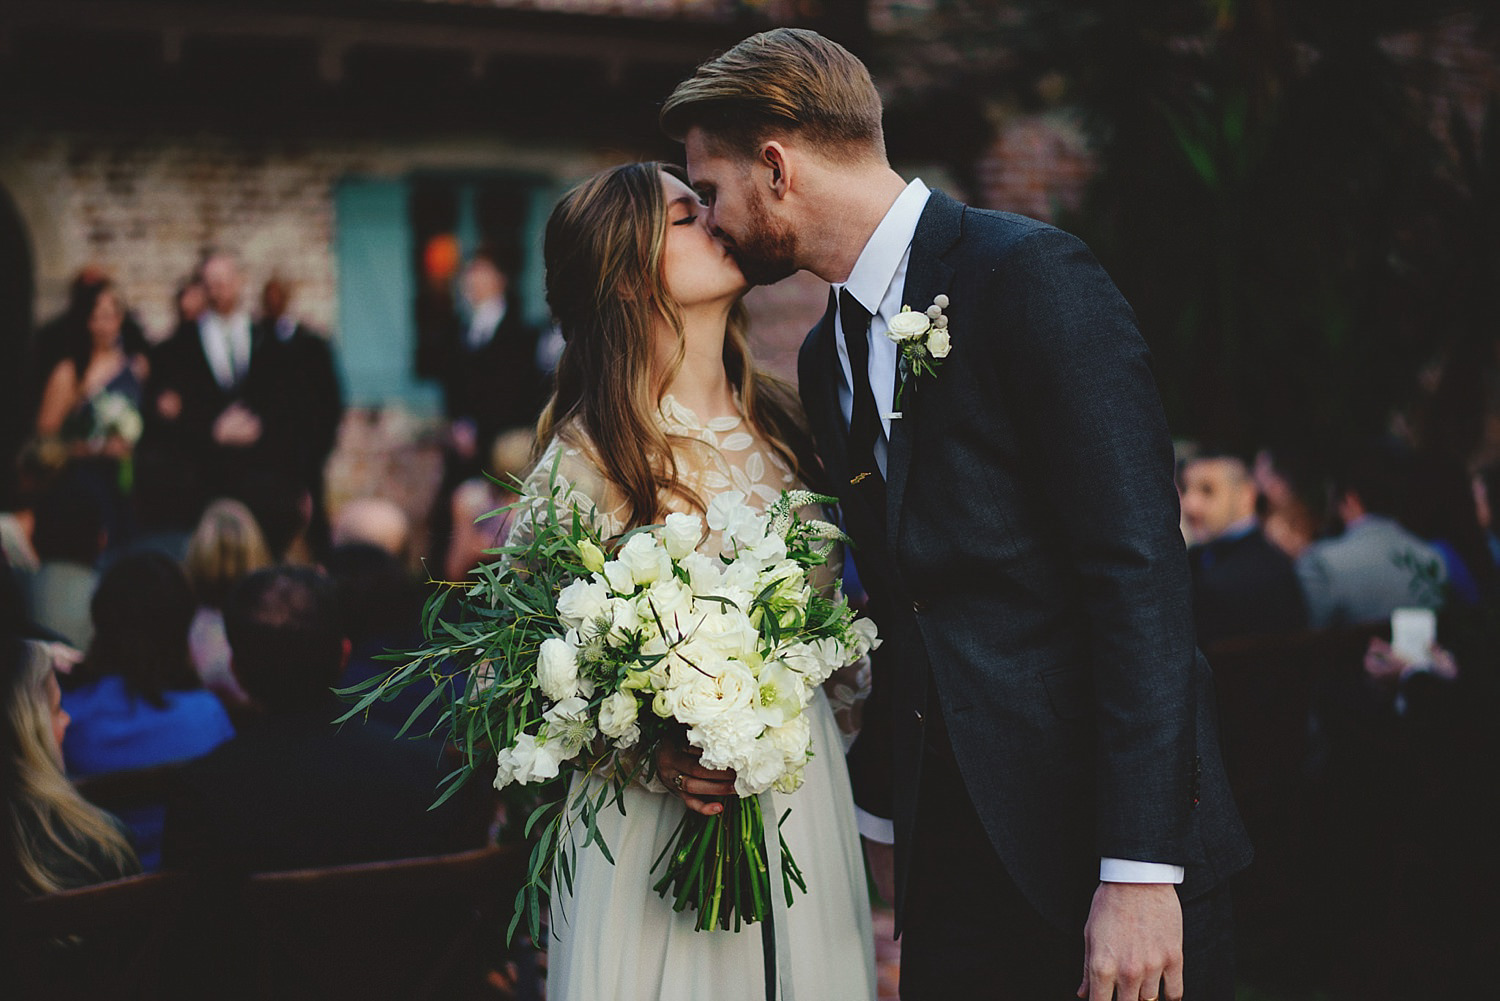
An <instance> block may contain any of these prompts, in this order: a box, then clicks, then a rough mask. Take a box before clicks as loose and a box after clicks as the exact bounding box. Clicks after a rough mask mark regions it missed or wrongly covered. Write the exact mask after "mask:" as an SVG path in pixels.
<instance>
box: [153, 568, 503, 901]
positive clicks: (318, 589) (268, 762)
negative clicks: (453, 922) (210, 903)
mask: <svg viewBox="0 0 1500 1001" xmlns="http://www.w3.org/2000/svg"><path fill="white" fill-rule="evenodd" d="M224 611H225V629H226V631H227V632H228V635H229V645H230V649H231V651H232V658H233V659H232V662H231V666H232V667H233V669H234V673H235V677H236V678H237V679H238V680H239V682H240V684H241V686H243V687H244V689H245V691H246V693H247V694H248V695H249V696H250V698H251V700H252V706H253V709H254V710H255V714H254V715H253V716H252V717H251V718H249V719H247V720H246V721H245V722H244V723H243V724H242V725H241V726H240V729H239V732H238V733H236V734H235V736H234V737H233V738H232V739H230V740H229V741H227V742H226V743H224V744H222V745H221V746H219V747H218V748H217V749H215V750H214V751H213V752H212V753H211V754H209V755H207V756H206V757H204V758H201V759H199V760H198V761H195V762H193V763H192V764H191V765H189V766H187V767H186V768H185V769H184V772H183V775H182V777H181V783H180V784H181V794H180V795H179V796H178V797H177V799H175V800H174V801H173V802H172V803H171V804H170V806H169V807H168V812H167V826H166V833H165V846H164V855H165V858H166V862H167V864H169V865H174V866H176V865H198V866H209V867H213V868H215V869H222V870H229V871H234V872H257V871H265V870H281V869H295V868H305V867H310V866H328V865H343V864H346V863H354V862H369V861H375V860H379V859H391V858H405V857H410V856H419V855H430V854H437V853H441V852H445V851H454V850H458V849H461V848H468V847H477V846H478V845H479V844H480V843H481V840H482V834H483V831H482V825H479V826H476V825H470V824H467V823H466V821H467V820H468V819H469V818H470V813H471V812H472V811H467V810H466V809H465V807H464V805H463V804H462V803H461V799H462V797H455V798H454V799H450V800H449V801H448V802H447V803H445V804H444V805H443V806H442V807H440V808H439V809H436V810H429V809H428V807H429V806H431V804H432V802H433V801H434V800H435V799H436V795H437V785H438V781H439V779H440V778H441V777H442V775H443V770H441V769H440V768H439V765H440V760H439V751H440V748H439V747H438V746H437V745H436V744H434V743H433V742H431V741H412V740H407V739H404V738H398V737H397V736H396V731H395V728H393V727H390V726H386V725H384V724H380V723H374V722H368V723H366V722H363V721H359V720H351V721H350V722H348V723H346V724H344V725H343V726H335V725H334V724H333V720H334V719H335V718H337V717H338V715H339V714H340V712H341V710H342V707H341V705H340V703H339V702H338V700H337V699H336V698H335V697H333V696H332V695H331V694H330V691H329V690H330V688H331V687H332V686H333V685H335V684H336V683H337V682H338V680H339V676H340V673H341V672H342V671H343V667H344V664H345V662H346V661H347V660H348V656H349V640H348V639H347V638H346V637H345V635H344V630H343V627H342V625H341V623H340V618H339V614H338V610H337V607H336V598H335V591H334V584H333V582H332V581H330V580H329V579H328V578H327V577H325V576H324V575H323V574H322V573H320V572H318V571H315V570H310V569H307V568H304V567H277V568H273V569H269V570H262V571H258V572H257V573H254V574H252V575H250V576H249V577H247V578H246V579H245V580H244V581H243V582H242V583H241V585H240V586H239V587H238V588H237V589H236V590H235V592H234V594H233V596H232V597H231V599H230V602H229V606H228V607H227V608H226V609H225V610H224Z"/></svg>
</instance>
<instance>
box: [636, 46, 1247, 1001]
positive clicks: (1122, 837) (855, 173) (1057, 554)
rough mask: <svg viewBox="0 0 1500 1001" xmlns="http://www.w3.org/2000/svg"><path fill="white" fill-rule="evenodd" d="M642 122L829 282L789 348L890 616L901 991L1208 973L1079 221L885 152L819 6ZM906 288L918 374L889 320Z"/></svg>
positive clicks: (1149, 495) (1206, 769)
mask: <svg viewBox="0 0 1500 1001" xmlns="http://www.w3.org/2000/svg"><path fill="white" fill-rule="evenodd" d="M662 124H663V126H664V128H665V129H666V131H667V132H668V134H669V135H673V136H676V137H678V138H681V139H683V140H684V141H685V144H686V152H687V163H688V173H689V175H690V177H691V178H692V181H693V183H694V186H695V187H696V188H697V189H698V190H699V192H700V193H701V194H702V195H703V197H704V198H705V202H706V205H707V208H706V211H707V212H708V213H709V222H710V224H711V225H713V226H714V227H715V229H716V231H717V232H720V233H721V234H722V235H723V237H724V240H725V242H726V244H728V246H729V248H730V250H731V252H732V253H733V254H734V255H735V258H736V260H737V261H738V262H739V264H740V267H741V270H742V271H743V272H744V273H745V276H746V277H747V278H748V279H750V280H751V281H752V282H756V283H764V282H772V281H776V280H779V279H780V278H782V277H784V276H786V275H788V274H791V273H792V272H793V271H794V270H796V269H798V268H804V269H806V270H809V271H812V272H813V273H815V274H817V275H819V276H820V277H822V278H824V279H825V280H827V281H829V282H831V283H832V284H833V288H832V289H831V290H830V295H829V307H828V310H827V312H826V313H825V315H824V317H823V319H822V321H821V322H820V323H819V324H818V326H817V327H816V328H815V329H814V330H813V332H812V333H811V335H810V336H809V337H808V340H807V342H806V343H805V344H804V346H803V348H802V352H801V356H800V360H799V376H800V381H801V391H802V397H803V403H804V406H805V408H806V410H807V416H808V420H809V423H810V425H811V427H812V429H813V433H814V437H815V439H816V441H817V444H818V447H819V450H820V452H821V454H822V458H823V462H824V465H825V467H826V470H827V473H828V477H829V479H830V481H831V482H832V483H833V484H834V486H835V488H836V489H837V491H838V493H839V495H840V499H841V501H842V504H843V508H844V517H845V519H846V523H847V525H848V528H849V532H850V534H851V536H852V537H853V539H854V543H855V547H856V548H855V559H856V560H857V561H858V563H859V569H860V575H861V579H862V580H863V582H864V584H865V587H866V589H867V590H868V592H869V594H870V601H871V605H870V607H871V614H872V616H873V617H874V618H875V619H876V620H877V622H878V623H879V625H880V628H881V631H882V633H883V634H884V636H885V643H884V645H883V646H882V648H881V650H880V654H879V655H878V656H877V661H876V665H875V683H874V691H873V693H872V695H871V699H870V702H869V704H868V705H867V707H866V712H865V716H864V720H865V724H864V725H865V729H864V731H863V732H862V733H861V735H860V737H859V739H858V741H857V742H856V743H855V745H854V748H853V749H852V751H851V754H850V758H849V764H850V769H851V776H852V778H853V780H854V788H855V797H856V801H857V802H858V804H859V806H861V807H862V808H863V809H864V811H866V813H867V814H869V815H871V816H870V818H869V825H868V827H865V828H863V829H865V830H867V831H868V833H869V834H877V835H879V834H883V833H888V832H890V831H891V829H892V828H893V829H894V830H893V833H894V840H895V845H896V853H895V865H894V897H895V902H896V906H897V909H898V917H899V920H900V921H901V923H902V925H901V926H902V928H903V936H904V938H903V944H902V996H903V997H904V998H908V999H913V998H929V997H931V998H959V997H1016V998H1027V999H1036V998H1049V997H1065V996H1067V994H1068V993H1070V992H1072V991H1074V990H1075V988H1076V989H1077V991H1078V993H1079V994H1080V996H1084V995H1086V996H1088V997H1089V998H1091V999H1092V1001H1104V999H1108V998H1110V997H1112V996H1116V994H1117V996H1118V997H1119V998H1121V999H1123V1001H1150V999H1154V998H1156V997H1158V996H1165V997H1168V998H1173V999H1177V998H1181V997H1183V996H1184V990H1186V992H1187V994H1186V996H1187V997H1189V998H1191V999H1192V1001H1209V999H1218V998H1230V997H1232V996H1233V973H1232V965H1233V963H1232V941H1231V934H1230V928H1229V914H1228V900H1227V896H1226V891H1225V889H1224V882H1225V880H1226V878H1227V877H1228V876H1229V875H1230V874H1231V873H1233V872H1235V871H1237V870H1238V869H1240V868H1242V867H1243V866H1244V865H1245V864H1247V862H1248V860H1249V855H1250V849H1249V845H1248V843H1247V841H1246V839H1245V837H1244V832H1243V828H1242V827H1241V825H1240V822H1239V817H1238V814H1237V813H1236V811H1235V808H1234V804H1233V802H1232V800H1231V798H1230V794H1229V790H1228V787H1227V783H1226V780H1225V777H1224V772H1223V767H1222V763H1221V761H1220V758H1219V751H1218V741H1217V734H1216V726H1215V720H1214V712H1213V688H1212V678H1211V675H1210V673H1209V670H1208V665H1207V663H1206V661H1204V659H1203V658H1202V656H1201V654H1199V653H1198V652H1197V650H1196V649H1195V647H1194V643H1193V623H1192V613H1191V603H1190V596H1189V578H1188V568H1187V561H1186V559H1185V556H1184V547H1183V540H1182V536H1181V532H1180V531H1179V528H1178V508H1177V493H1176V489H1175V487H1174V484H1173V464H1172V452H1171V445H1170V440H1169V437H1168V434H1167V428H1166V424H1165V420H1164V418H1163V415H1162V412H1161V406H1160V403H1159V400H1158V398H1157V393H1156V389H1155V385H1154V383H1153V381H1152V377H1151V372H1150V367H1149V363H1148V356H1147V352H1146V348H1145V344H1144V343H1143V342H1142V340H1141V338H1140V335H1139V334H1138V332H1137V331H1136V327H1135V320H1134V317H1133V315H1132V313H1131V311H1130V308H1129V306H1128V305H1126V303H1125V301H1124V300H1123V299H1122V298H1121V296H1120V294H1119V293H1118V291H1116V289H1115V288H1114V286H1113V285H1112V284H1111V282H1110V281H1109V279H1108V277H1107V276H1106V275H1105V274H1104V272H1103V270H1102V269H1101V268H1100V267H1099V265H1098V263H1097V262H1096V261H1095V260H1094V259H1093V257H1092V256H1091V255H1090V254H1089V252H1088V250H1087V249H1086V248H1085V247H1084V246H1083V245H1082V244H1081V243H1080V242H1079V241H1078V240H1076V239H1074V238H1073V237H1071V236H1068V235H1067V234H1065V233H1062V232H1060V231H1058V230H1056V229H1053V228H1052V227H1050V226H1047V225H1045V224H1043V223H1039V222H1036V221H1034V220H1030V219H1025V218H1022V217H1020V216H1014V215H1009V214H1004V213H998V212H986V211H981V210H976V209H972V208H969V207H967V206H964V205H962V204H960V203H958V202H956V201H954V200H953V199H951V198H948V197H947V196H946V195H943V194H942V193H940V192H929V191H928V189H927V188H926V187H925V185H922V184H921V182H920V181H914V182H912V183H911V184H909V185H908V184H907V183H906V182H905V181H903V180H902V179H901V178H900V177H899V176H898V175H897V174H896V173H895V172H894V171H892V170H891V168H890V167H889V165H888V163H887V161H886V158H885V149H884V140H883V136H882V132H881V107H880V98H879V95H878V93H877V92H876V90H875V87H874V85H873V83H872V82H871V81H870V77H869V74H868V72H867V71H866V70H865V68H864V66H863V65H861V64H860V63H859V61H858V60H857V59H855V58H854V57H853V56H852V55H850V54H849V53H848V52H847V51H845V50H844V49H842V48H841V47H839V46H837V45H835V44H834V43H831V42H829V41H827V40H826V39H823V38H822V37H820V36H818V35H816V34H815V33H812V32H808V31H803V30H798V29H777V30H774V31H770V32H766V33H763V34H761V35H757V36H754V37H752V38H750V39H747V40H746V41H744V42H742V43H740V44H739V45H738V46H736V47H734V48H733V49H731V50H730V51H729V52H727V53H725V54H724V55H722V56H719V57H717V58H715V59H713V60H711V61H709V62H708V63H705V64H704V65H703V66H700V67H699V69H698V71H697V73H696V74H695V75H694V76H693V77H692V78H691V79H689V80H687V81H685V82H684V83H682V84H681V85H679V86H678V88H677V90H676V91H674V93H673V94H672V96H671V97H670V98H668V100H667V102H666V104H665V105H664V106H663V108H662ZM941 138H942V137H941V135H936V136H934V141H941ZM929 305H933V306H937V307H938V311H939V312H940V313H942V314H943V321H942V322H943V325H942V326H940V327H938V328H937V329H939V330H941V331H942V332H943V333H944V334H945V335H946V336H942V337H940V336H936V335H930V334H929V333H924V334H922V335H921V339H920V340H919V341H913V342H911V344H912V346H913V347H915V346H917V345H918V344H921V346H922V347H923V349H924V350H926V352H927V353H926V354H925V355H923V356H921V357H920V358H919V360H922V361H924V362H930V361H932V360H934V359H937V360H938V361H939V364H938V366H937V370H936V372H935V373H934V372H916V371H914V370H913V367H912V365H911V364H910V358H908V364H906V365H902V364H901V357H902V353H901V351H900V349H898V348H897V347H896V345H895V344H894V343H893V342H892V341H891V340H890V339H889V338H888V337H886V336H883V335H884V334H885V333H886V332H887V330H888V329H889V327H890V324H891V321H892V319H893V318H894V317H895V316H896V315H897V314H898V313H899V312H900V311H901V308H902V307H903V306H910V307H911V308H912V309H913V310H915V311H923V310H927V309H928V308H929ZM872 318H873V322H872ZM939 356H942V357H939ZM898 390H899V393H898ZM897 399H899V400H900V404H899V407H898V406H897V404H896V400H897ZM898 410H899V414H898V413H897V411H898ZM690 785H691V783H690ZM879 818H888V820H889V821H893V823H886V824H885V825H881V824H879V823H878V822H877V821H878V819H879ZM881 826H884V827H885V828H886V831H885V832H881V831H878V830H877V828H879V827H881ZM877 868H879V867H878V866H877ZM1174 884H1176V885H1175V886H1174ZM1184 953H1185V954H1186V959H1185V961H1184ZM1080 972H1081V973H1082V974H1083V976H1082V980H1083V983H1082V985H1080V983H1079V979H1080ZM1184 975H1185V976H1186V984H1184Z"/></svg>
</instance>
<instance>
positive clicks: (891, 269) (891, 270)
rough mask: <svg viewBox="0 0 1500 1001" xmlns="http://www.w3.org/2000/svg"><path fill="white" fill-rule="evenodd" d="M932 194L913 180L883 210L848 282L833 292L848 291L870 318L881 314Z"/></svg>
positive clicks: (924, 186) (917, 179) (923, 185)
mask: <svg viewBox="0 0 1500 1001" xmlns="http://www.w3.org/2000/svg"><path fill="white" fill-rule="evenodd" d="M931 194H932V192H931V191H929V190H928V188H927V185H925V184H923V183H922V180H921V178H916V179H914V180H913V181H912V182H911V183H910V184H908V185H907V186H906V188H905V190H903V191H902V192H901V194H899V195H897V196H896V200H895V201H894V202H892V203H891V207H890V208H889V209H887V210H886V213H885V218H884V219H881V220H880V225H879V226H876V227H875V232H873V233H871V234H870V239H869V240H868V241H867V242H866V243H865V249H864V250H862V251H860V253H859V259H858V260H856V261H855V262H854V270H852V271H850V272H849V278H848V280H847V281H845V282H844V283H843V284H842V285H835V286H834V289H835V291H838V290H840V289H848V290H849V294H850V295H852V296H854V298H855V299H856V300H857V301H858V302H859V304H860V305H861V306H863V307H865V310H866V311H867V312H868V313H869V314H870V315H871V316H875V315H878V314H879V313H880V304H881V302H882V300H884V299H885V293H886V290H887V289H889V288H890V287H891V282H892V281H893V280H895V277H896V272H897V270H898V269H900V267H901V261H902V260H903V259H904V258H905V257H906V252H907V250H908V249H909V248H910V247H911V241H912V238H913V237H914V236H916V233H917V222H918V221H919V220H920V219H921V218H922V210H923V209H924V208H926V207H927V198H928V196H929V195H931Z"/></svg>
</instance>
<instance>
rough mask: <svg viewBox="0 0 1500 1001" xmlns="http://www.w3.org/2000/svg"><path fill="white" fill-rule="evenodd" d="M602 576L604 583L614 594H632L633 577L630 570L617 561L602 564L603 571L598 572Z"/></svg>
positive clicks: (633, 586) (633, 589)
mask: <svg viewBox="0 0 1500 1001" xmlns="http://www.w3.org/2000/svg"><path fill="white" fill-rule="evenodd" d="M599 572H600V573H601V574H603V575H604V583H605V584H607V585H609V589H610V591H611V592H612V593H614V594H634V593H635V575H634V574H632V573H631V572H630V568H629V567H628V566H626V565H625V564H624V563H622V562H621V561H619V560H610V561H609V562H608V563H606V564H604V569H603V570H601V571H599Z"/></svg>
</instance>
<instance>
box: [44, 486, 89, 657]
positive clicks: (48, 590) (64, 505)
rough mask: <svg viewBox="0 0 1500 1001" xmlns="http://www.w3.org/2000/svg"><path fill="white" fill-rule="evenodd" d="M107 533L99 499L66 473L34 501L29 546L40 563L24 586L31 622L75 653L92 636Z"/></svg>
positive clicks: (87, 642)
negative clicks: (91, 611)
mask: <svg viewBox="0 0 1500 1001" xmlns="http://www.w3.org/2000/svg"><path fill="white" fill-rule="evenodd" d="M107 539H108V534H107V532H106V531H105V528H104V512H103V510H102V508H101V505H100V503H99V499H98V497H97V496H96V495H95V494H94V493H93V491H91V490H89V489H88V488H87V487H86V486H84V485H83V484H81V482H80V481H79V480H78V479H77V478H76V477H75V475H74V474H73V473H71V472H68V473H65V474H64V475H63V476H62V477H61V478H60V479H58V480H57V482H55V483H53V484H52V486H51V487H50V488H49V489H48V490H47V492H46V493H45V494H44V495H43V496H42V498H41V499H40V500H39V501H38V502H37V507H36V527H35V529H34V531H33V535H32V543H33V545H34V546H35V547H36V553H37V557H38V559H39V560H40V562H39V564H38V566H37V568H36V570H35V572H33V573H32V575H31V579H30V581H29V587H28V591H27V594H28V604H29V607H30V609H31V615H32V618H34V619H35V620H36V621H37V623H38V624H39V625H41V626H43V627H44V628H46V629H48V630H50V631H52V632H54V633H56V634H58V635H59V636H61V637H62V638H64V639H65V640H67V641H68V642H69V643H71V644H73V645H74V646H76V647H77V648H78V649H80V650H83V649H86V648H87V647H88V645H89V641H90V640H91V639H92V638H93V635H94V626H93V623H92V622H91V621H90V620H89V599H90V598H91V597H92V596H93V593H94V587H95V586H96V585H97V584H98V582H99V571H98V567H99V557H100V554H102V553H103V552H104V545H105V542H106V541H107Z"/></svg>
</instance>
